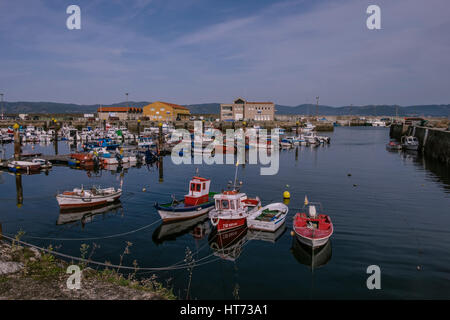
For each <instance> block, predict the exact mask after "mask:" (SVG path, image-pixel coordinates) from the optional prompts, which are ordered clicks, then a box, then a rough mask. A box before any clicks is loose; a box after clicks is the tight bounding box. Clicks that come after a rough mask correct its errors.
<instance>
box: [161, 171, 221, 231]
mask: <svg viewBox="0 0 450 320" xmlns="http://www.w3.org/2000/svg"><path fill="white" fill-rule="evenodd" d="M210 183H211V180H209V179H205V178H202V177H193V178H192V180H191V181H190V182H189V193H188V194H187V195H185V196H184V199H183V200H176V199H175V198H174V199H173V200H172V202H168V203H164V204H158V203H155V208H156V210H157V211H158V213H159V215H160V216H161V219H162V220H163V221H164V222H167V221H176V220H183V219H191V218H194V217H198V216H200V215H203V214H206V213H208V212H209V211H210V210H211V209H212V208H213V207H214V199H213V196H214V195H215V194H216V193H214V192H209V187H210Z"/></svg>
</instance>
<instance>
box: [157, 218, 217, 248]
mask: <svg viewBox="0 0 450 320" xmlns="http://www.w3.org/2000/svg"><path fill="white" fill-rule="evenodd" d="M210 228H211V227H210V224H209V219H208V215H207V214H204V215H201V216H199V217H195V218H193V219H187V220H181V221H174V222H166V223H162V224H161V225H160V226H159V227H158V228H157V229H156V230H155V231H154V232H153V235H152V240H153V242H154V243H156V244H161V243H163V242H164V241H170V240H172V241H173V240H176V239H177V238H178V237H181V236H182V235H184V234H186V233H188V232H190V234H191V235H192V236H193V237H194V238H195V239H201V238H203V237H204V236H205V235H206V234H208V233H209V232H210Z"/></svg>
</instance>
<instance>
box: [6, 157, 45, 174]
mask: <svg viewBox="0 0 450 320" xmlns="http://www.w3.org/2000/svg"><path fill="white" fill-rule="evenodd" d="M8 170H9V171H12V172H20V171H21V172H36V171H39V170H41V165H40V164H39V163H34V162H31V161H16V160H14V161H10V162H9V163H8Z"/></svg>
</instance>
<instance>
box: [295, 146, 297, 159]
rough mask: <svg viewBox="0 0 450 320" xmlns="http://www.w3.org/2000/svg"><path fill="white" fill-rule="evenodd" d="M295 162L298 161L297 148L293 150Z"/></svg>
mask: <svg viewBox="0 0 450 320" xmlns="http://www.w3.org/2000/svg"><path fill="white" fill-rule="evenodd" d="M295 161H298V146H297V148H295Z"/></svg>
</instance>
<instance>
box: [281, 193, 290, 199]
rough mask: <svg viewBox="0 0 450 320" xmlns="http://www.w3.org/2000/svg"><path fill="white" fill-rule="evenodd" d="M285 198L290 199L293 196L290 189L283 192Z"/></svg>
mask: <svg viewBox="0 0 450 320" xmlns="http://www.w3.org/2000/svg"><path fill="white" fill-rule="evenodd" d="M283 198H284V199H290V198H291V194H290V193H289V191H285V192H283Z"/></svg>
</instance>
